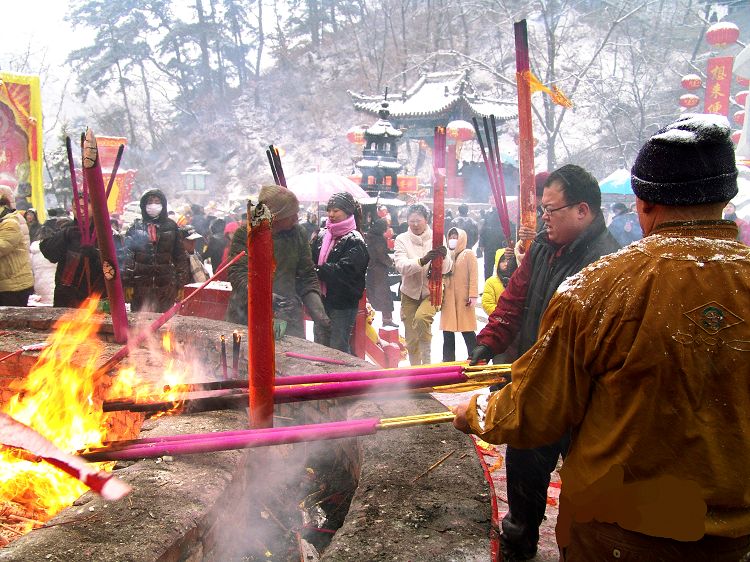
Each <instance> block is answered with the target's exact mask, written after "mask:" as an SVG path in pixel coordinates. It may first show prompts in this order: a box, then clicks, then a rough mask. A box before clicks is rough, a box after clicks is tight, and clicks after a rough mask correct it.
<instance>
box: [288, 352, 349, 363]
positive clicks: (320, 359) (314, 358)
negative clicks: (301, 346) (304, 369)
mask: <svg viewBox="0 0 750 562" xmlns="http://www.w3.org/2000/svg"><path fill="white" fill-rule="evenodd" d="M284 355H286V356H287V357H294V358H295V359H305V360H306V361H317V362H318V363H330V364H331V365H348V364H349V363H347V362H346V361H342V360H341V359H329V358H328V357H318V356H316V355H305V354H303V353H294V352H293V351H287V352H285V353H284Z"/></svg>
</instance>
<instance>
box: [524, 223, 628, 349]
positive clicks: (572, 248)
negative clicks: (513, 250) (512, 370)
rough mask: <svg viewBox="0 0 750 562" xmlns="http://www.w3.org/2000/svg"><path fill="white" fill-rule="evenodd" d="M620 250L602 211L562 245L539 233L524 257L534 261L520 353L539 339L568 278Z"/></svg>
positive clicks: (545, 233)
mask: <svg viewBox="0 0 750 562" xmlns="http://www.w3.org/2000/svg"><path fill="white" fill-rule="evenodd" d="M619 249H620V245H619V244H618V243H617V240H615V239H614V237H613V236H612V235H611V234H610V232H609V230H607V226H606V225H605V224H604V217H603V216H602V215H601V214H600V215H598V216H597V217H596V218H595V219H594V222H592V223H591V224H590V225H589V227H588V228H587V229H586V230H584V231H583V233H581V235H580V236H579V237H578V238H576V239H575V240H574V241H573V242H571V243H570V244H568V245H567V246H565V247H564V248H563V249H562V251H561V253H560V255H556V254H557V252H558V251H560V247H559V246H556V245H554V244H552V243H550V241H549V239H548V238H547V232H546V230H545V231H543V232H541V233H539V234H538V235H537V237H536V239H535V240H534V242H533V243H532V244H531V247H530V248H529V255H527V256H526V257H525V258H524V260H531V279H530V280H529V288H528V291H527V293H526V302H525V304H524V311H523V320H522V323H521V334H520V339H519V344H518V346H519V349H518V352H519V355H521V354H523V353H526V351H528V350H529V349H530V348H531V346H532V345H534V343H536V340H537V332H539V324H540V322H541V319H542V315H543V314H544V311H545V310H547V305H548V304H549V301H550V299H552V297H553V296H554V294H555V291H557V288H558V287H559V286H560V283H562V282H563V281H564V280H565V279H566V278H567V277H570V276H571V275H574V274H576V273H578V272H579V271H581V270H582V269H583V268H584V267H586V266H587V265H589V264H590V263H593V262H595V261H596V260H598V259H599V258H600V257H602V256H606V255H607V254H611V253H612V252H615V251H617V250H619Z"/></svg>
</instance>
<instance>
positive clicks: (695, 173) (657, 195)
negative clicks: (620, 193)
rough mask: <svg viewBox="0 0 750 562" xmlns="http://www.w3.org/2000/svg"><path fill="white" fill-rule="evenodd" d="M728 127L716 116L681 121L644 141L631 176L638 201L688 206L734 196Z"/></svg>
mask: <svg viewBox="0 0 750 562" xmlns="http://www.w3.org/2000/svg"><path fill="white" fill-rule="evenodd" d="M729 134H730V130H729V122H728V121H727V118H726V117H724V116H721V115H702V114H693V115H685V116H683V117H680V118H679V119H678V120H677V121H675V122H674V123H672V124H670V125H667V126H666V127H664V128H663V129H661V130H660V131H659V132H657V133H656V134H655V135H654V136H652V137H651V138H650V139H648V140H647V141H646V144H644V145H643V148H641V151H640V152H639V153H638V157H637V158H636V159H635V164H634V165H633V168H632V170H630V174H631V184H632V187H633V192H634V193H635V194H636V195H637V196H638V198H639V199H641V200H643V201H648V202H649V203H658V204H661V205H673V206H689V205H701V204H703V203H718V202H724V201H729V200H730V199H731V198H732V197H734V196H735V195H737V165H736V164H735V160H734V144H732V141H731V139H730V136H729Z"/></svg>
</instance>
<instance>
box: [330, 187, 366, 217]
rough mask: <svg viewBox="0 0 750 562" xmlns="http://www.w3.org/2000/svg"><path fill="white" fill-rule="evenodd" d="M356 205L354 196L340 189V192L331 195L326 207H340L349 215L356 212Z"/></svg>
mask: <svg viewBox="0 0 750 562" xmlns="http://www.w3.org/2000/svg"><path fill="white" fill-rule="evenodd" d="M357 207H358V204H357V202H356V201H355V200H354V197H352V194H351V193H347V192H346V191H342V192H341V193H334V194H333V195H331V198H330V199H329V200H328V205H327V206H326V209H333V208H336V209H341V210H342V211H344V212H345V213H346V214H347V215H349V216H351V215H353V214H354V213H355V212H356V210H357Z"/></svg>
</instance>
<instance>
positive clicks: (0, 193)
mask: <svg viewBox="0 0 750 562" xmlns="http://www.w3.org/2000/svg"><path fill="white" fill-rule="evenodd" d="M3 200H4V201H7V206H8V207H15V203H16V196H15V195H14V194H13V190H12V189H11V188H10V187H9V186H7V185H0V201H3Z"/></svg>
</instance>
